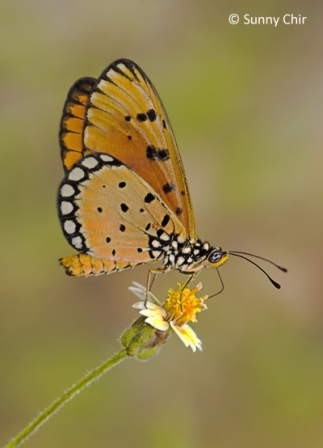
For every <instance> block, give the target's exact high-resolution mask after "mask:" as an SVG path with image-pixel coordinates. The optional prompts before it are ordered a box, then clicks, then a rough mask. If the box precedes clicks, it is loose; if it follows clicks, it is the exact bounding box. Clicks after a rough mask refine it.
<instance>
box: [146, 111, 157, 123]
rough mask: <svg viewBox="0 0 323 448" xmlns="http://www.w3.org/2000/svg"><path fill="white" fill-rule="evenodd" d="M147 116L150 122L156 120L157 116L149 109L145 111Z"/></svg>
mask: <svg viewBox="0 0 323 448" xmlns="http://www.w3.org/2000/svg"><path fill="white" fill-rule="evenodd" d="M147 116H148V118H149V120H150V121H155V120H156V118H157V115H156V112H155V110H154V109H149V110H148V111H147Z"/></svg>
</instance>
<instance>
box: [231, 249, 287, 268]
mask: <svg viewBox="0 0 323 448" xmlns="http://www.w3.org/2000/svg"><path fill="white" fill-rule="evenodd" d="M229 253H230V254H232V255H234V254H242V255H248V256H249V257H255V258H259V260H263V261H267V263H270V264H272V265H274V266H275V267H276V268H278V269H280V270H281V271H283V272H287V269H286V268H284V267H283V266H279V265H278V264H277V263H274V262H273V261H271V260H268V258H264V257H260V256H259V255H254V254H249V252H240V251H238V250H234V251H232V252H228V254H229ZM249 261H250V260H249Z"/></svg>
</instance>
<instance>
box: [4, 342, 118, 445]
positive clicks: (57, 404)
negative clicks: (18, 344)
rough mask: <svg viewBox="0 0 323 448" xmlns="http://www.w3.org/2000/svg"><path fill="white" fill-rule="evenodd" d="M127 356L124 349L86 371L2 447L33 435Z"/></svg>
mask: <svg viewBox="0 0 323 448" xmlns="http://www.w3.org/2000/svg"><path fill="white" fill-rule="evenodd" d="M126 357H127V352H126V350H120V352H118V353H116V354H115V355H113V356H112V357H111V358H110V359H108V360H107V361H104V362H103V363H102V364H101V365H100V366H98V367H96V368H95V369H93V370H91V371H90V372H89V373H87V374H86V375H85V376H84V377H83V378H82V379H81V380H80V381H78V382H77V383H76V384H74V385H73V386H72V387H70V388H69V389H68V390H67V391H65V392H64V393H63V394H62V395H61V396H60V397H59V398H57V399H56V400H55V401H54V402H53V403H52V404H51V405H49V406H48V407H47V408H46V409H44V410H43V411H42V412H41V413H40V414H39V415H38V416H37V417H36V418H35V419H34V420H33V421H32V422H30V423H29V425H27V426H26V428H24V429H23V430H22V431H21V432H20V433H19V434H18V435H17V436H15V437H14V438H13V439H11V440H10V442H9V443H8V444H7V445H5V447H4V448H16V447H18V446H20V445H21V444H22V443H24V442H25V441H26V440H27V439H28V438H29V437H30V436H31V435H33V434H34V433H35V432H36V431H37V430H38V429H39V428H40V427H41V426H42V425H43V424H44V423H45V422H46V421H47V420H49V419H50V418H51V417H52V416H53V415H54V414H55V413H56V412H58V411H59V410H60V409H61V408H62V407H63V406H64V405H65V404H66V403H67V402H68V401H70V400H72V399H73V398H74V397H75V396H76V395H77V394H78V393H80V392H81V390H83V389H85V388H86V387H87V386H90V384H92V383H93V382H94V381H96V380H98V379H99V378H100V377H101V376H102V375H104V374H105V373H106V372H108V371H109V370H110V369H112V367H114V366H116V365H117V364H119V363H120V362H121V361H123V360H124V359H125V358H126Z"/></svg>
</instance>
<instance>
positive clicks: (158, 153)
mask: <svg viewBox="0 0 323 448" xmlns="http://www.w3.org/2000/svg"><path fill="white" fill-rule="evenodd" d="M146 157H147V159H149V160H160V161H162V162H165V161H166V160H168V159H169V152H168V149H159V148H158V149H156V148H155V146H154V145H148V146H147V149H146Z"/></svg>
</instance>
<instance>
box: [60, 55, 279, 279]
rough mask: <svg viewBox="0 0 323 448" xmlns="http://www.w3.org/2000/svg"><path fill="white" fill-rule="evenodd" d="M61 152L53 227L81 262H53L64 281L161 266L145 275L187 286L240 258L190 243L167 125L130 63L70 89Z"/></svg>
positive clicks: (186, 204)
mask: <svg viewBox="0 0 323 448" xmlns="http://www.w3.org/2000/svg"><path fill="white" fill-rule="evenodd" d="M60 145H61V155H62V160H63V164H64V168H65V171H66V174H65V178H64V180H63V181H62V183H61V184H60V187H59V191H58V210H59V218H60V222H61V226H62V229H63V232H64V235H65V237H66V239H67V241H68V242H69V243H70V244H71V245H72V246H73V247H74V248H75V249H76V250H77V251H78V252H79V253H78V254H75V255H71V256H67V257H64V258H62V259H61V260H60V263H61V265H62V266H63V267H64V268H65V270H66V273H67V274H68V275H71V276H81V275H84V276H89V275H100V274H110V273H111V272H117V271H121V270H123V269H127V268H130V267H134V266H136V265H138V264H142V263H149V262H151V261H155V260H162V262H163V269H160V270H154V271H150V272H153V273H157V272H167V271H169V270H171V269H177V270H179V271H180V272H182V273H184V274H191V275H192V276H194V275H195V274H196V273H197V272H198V271H200V270H201V269H202V268H204V267H212V268H218V267H219V266H221V265H222V264H223V263H224V262H225V261H226V260H227V259H228V255H229V253H230V254H232V255H237V256H241V255H238V254H239V252H224V251H222V249H221V248H219V247H212V246H211V245H210V244H209V243H208V242H202V241H201V240H200V239H199V238H197V235H196V229H195V220H194V213H193V208H192V202H191V198H190V193H189V189H188V184H187V180H186V176H185V172H184V168H183V164H182V160H181V157H180V154H179V151H178V147H177V144H176V141H175V137H174V134H173V131H172V128H171V125H170V122H169V120H168V117H167V114H166V111H165V109H164V107H163V104H162V102H161V100H160V98H159V96H158V93H157V92H156V90H155V88H154V86H153V85H152V83H151V82H150V80H149V79H148V77H147V76H146V75H145V73H144V72H143V71H142V70H141V69H140V67H138V65H137V64H135V63H134V62H132V61H130V60H127V59H119V60H117V61H115V62H113V63H112V64H111V65H109V66H108V67H107V68H106V69H105V70H104V71H103V73H102V75H101V76H100V77H99V78H98V79H97V80H96V79H94V78H81V79H80V80H78V81H77V82H76V83H75V84H74V85H73V86H72V88H71V89H70V91H69V94H68V97H67V100H66V103H65V106H64V111H63V117H62V121H61V129H60ZM249 261H251V260H249ZM274 283H275V282H274ZM276 286H277V284H276Z"/></svg>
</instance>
